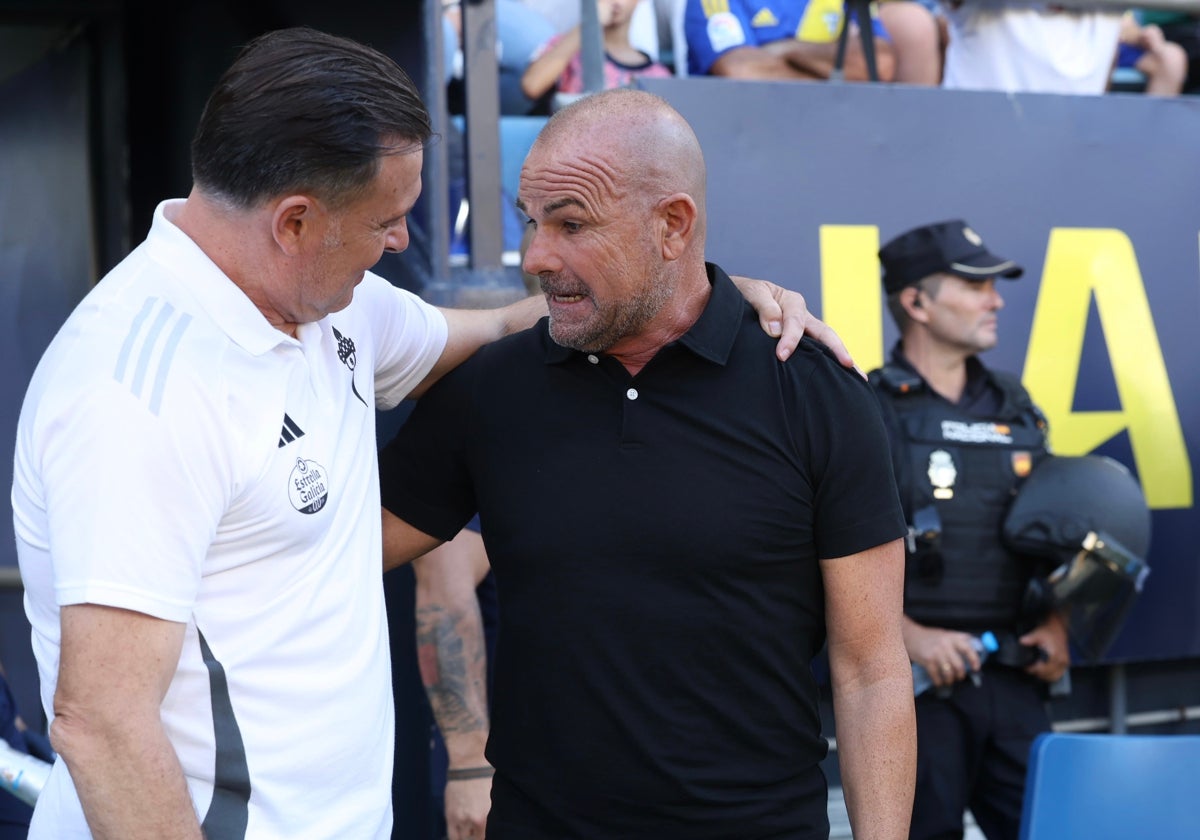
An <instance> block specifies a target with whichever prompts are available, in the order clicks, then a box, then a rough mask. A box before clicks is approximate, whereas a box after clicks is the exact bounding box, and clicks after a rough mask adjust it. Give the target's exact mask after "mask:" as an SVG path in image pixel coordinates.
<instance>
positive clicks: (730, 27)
mask: <svg viewBox="0 0 1200 840" xmlns="http://www.w3.org/2000/svg"><path fill="white" fill-rule="evenodd" d="M707 32H708V42H709V43H710V44H712V48H713V51H714V52H724V51H725V50H728V49H733V48H734V47H740V46H741V45H742V44H744V43H746V33H745V32H744V31H743V30H742V23H741V21H739V20H738V19H737V18H736V17H735V16H734V15H733V14H732V13H731V12H717V13H716V14H715V15H713V16H712V17H710V18H709V19H708V28H707Z"/></svg>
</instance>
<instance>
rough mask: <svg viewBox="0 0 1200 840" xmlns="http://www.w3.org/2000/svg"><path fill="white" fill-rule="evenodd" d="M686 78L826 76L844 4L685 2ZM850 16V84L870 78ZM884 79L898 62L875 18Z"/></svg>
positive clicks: (811, 0) (825, 0)
mask: <svg viewBox="0 0 1200 840" xmlns="http://www.w3.org/2000/svg"><path fill="white" fill-rule="evenodd" d="M684 15H685V17H684V33H685V35H686V37H687V54H688V74H689V75H696V76H700V75H704V74H708V75H712V76H728V77H730V78H735V79H795V80H822V79H828V78H829V76H830V73H831V72H832V71H833V65H834V60H835V57H836V54H837V46H838V43H837V42H838V36H839V35H840V34H841V32H842V24H843V20H844V17H845V9H844V5H843V0H783V2H779V3H767V2H763V1H762V0H729V2H728V3H716V4H714V3H706V2H704V0H687V9H686V11H685V13H684ZM858 25H859V24H858V22H856V21H854V20H853V19H851V23H850V26H851V31H850V37H849V40H848V42H847V45H846V46H847V48H846V59H845V64H844V71H845V78H846V79H847V80H849V81H867V79H868V74H867V64H866V57H865V55H864V54H863V49H862V44H861V43H860V41H859V36H858V29H857V27H858ZM870 25H871V27H872V31H873V33H874V35H875V58H876V66H877V67H878V71H879V79H880V80H881V81H885V82H890V81H892V79H893V78H894V77H895V66H896V59H895V56H894V54H893V49H892V44H891V43H890V42H889V41H888V40H887V39H886V34H885V32H884V28H883V26H882V24H881V23H880V22H879V20H878V19H877V18H875V17H872V19H871V21H870Z"/></svg>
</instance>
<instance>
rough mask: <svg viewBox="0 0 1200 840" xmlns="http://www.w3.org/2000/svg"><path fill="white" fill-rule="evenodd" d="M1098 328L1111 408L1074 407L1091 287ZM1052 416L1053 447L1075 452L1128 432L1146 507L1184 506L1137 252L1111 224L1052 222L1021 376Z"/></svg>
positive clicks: (1186, 482)
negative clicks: (1113, 397)
mask: <svg viewBox="0 0 1200 840" xmlns="http://www.w3.org/2000/svg"><path fill="white" fill-rule="evenodd" d="M1093 292H1094V293H1095V296H1096V309H1097V311H1098V312H1099V314H1100V324H1101V326H1102V327H1103V328H1104V339H1105V343H1106V346H1107V347H1108V355H1109V360H1110V363H1111V365H1112V371H1113V377H1114V379H1115V380H1116V384H1117V394H1118V396H1119V398H1120V401H1121V410H1119V411H1088V412H1074V411H1072V410H1071V405H1072V403H1073V401H1074V396H1075V388H1076V384H1077V381H1078V379H1079V365H1080V357H1081V355H1082V351H1083V338H1084V332H1085V330H1086V327H1087V316H1088V305H1089V303H1090V301H1091V295H1092V293H1093ZM1022 379H1023V381H1024V383H1025V387H1027V388H1028V389H1029V392H1030V394H1031V395H1032V396H1033V399H1034V402H1036V403H1037V404H1038V405H1040V406H1041V408H1042V410H1043V411H1045V412H1046V416H1047V418H1048V419H1049V421H1050V434H1051V443H1052V445H1053V447H1054V450H1055V452H1057V453H1058V454H1060V455H1082V454H1085V453H1088V452H1091V451H1092V450H1093V449H1095V448H1096V447H1097V446H1099V445H1101V444H1102V443H1104V442H1105V441H1107V440H1109V439H1110V438H1112V437H1113V436H1114V435H1116V434H1118V433H1119V432H1121V431H1122V430H1124V429H1128V430H1129V441H1130V444H1131V446H1132V448H1133V457H1134V461H1135V462H1136V464H1137V471H1138V476H1139V478H1140V480H1141V484H1142V490H1143V491H1144V492H1145V494H1146V501H1147V502H1148V503H1149V505H1150V507H1152V508H1188V507H1191V506H1192V468H1191V462H1190V461H1189V460H1188V453H1187V447H1186V445H1185V444H1184V440H1183V429H1182V428H1181V426H1180V423H1179V412H1178V410H1177V409H1176V407H1175V397H1174V395H1173V394H1172V393H1171V383H1170V380H1169V379H1168V378H1167V366H1166V363H1165V362H1164V361H1163V355H1162V348H1161V347H1160V346H1159V343H1158V334H1157V332H1156V331H1155V329H1154V319H1153V318H1152V317H1151V314H1150V303H1149V301H1148V300H1147V299H1146V290H1145V288H1144V286H1143V284H1142V274H1141V271H1140V270H1139V269H1138V264H1137V257H1136V256H1135V255H1134V252H1133V245H1132V244H1131V243H1130V241H1129V238H1128V237H1127V236H1126V235H1125V234H1124V233H1123V232H1121V231H1119V230H1107V229H1090V228H1078V229H1070V228H1067V229H1057V228H1056V229H1054V230H1052V231H1051V233H1050V242H1049V245H1048V246H1047V250H1046V266H1045V269H1044V270H1043V272H1042V286H1041V290H1040V291H1039V293H1038V301H1037V309H1036V311H1035V313H1034V318H1033V328H1032V330H1031V331H1030V334H1029V351H1028V353H1027V354H1026V356H1025V372H1024V375H1023V376H1022Z"/></svg>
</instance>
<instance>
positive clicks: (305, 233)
mask: <svg viewBox="0 0 1200 840" xmlns="http://www.w3.org/2000/svg"><path fill="white" fill-rule="evenodd" d="M320 213H321V208H320V206H319V205H318V204H317V201H316V200H315V199H314V198H313V197H312V196H308V195H289V196H287V197H285V198H281V199H279V200H278V201H277V202H275V209H274V211H273V212H272V214H271V235H272V236H273V237H274V238H275V242H276V244H277V245H279V248H280V250H282V251H283V252H284V253H285V254H287V255H288V256H290V257H293V256H296V255H297V254H299V253H300V251H301V250H302V249H303V247H304V244H305V242H306V241H309V240H311V238H312V236H313V235H314V234H316V233H317V232H318V231H317V227H318V226H317V224H316V222H317V216H318V215H320Z"/></svg>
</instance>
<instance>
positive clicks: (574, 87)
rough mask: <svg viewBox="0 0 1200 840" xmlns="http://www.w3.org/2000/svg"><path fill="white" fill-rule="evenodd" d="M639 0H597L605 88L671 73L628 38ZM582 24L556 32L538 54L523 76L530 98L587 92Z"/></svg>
mask: <svg viewBox="0 0 1200 840" xmlns="http://www.w3.org/2000/svg"><path fill="white" fill-rule="evenodd" d="M639 2H640V0H597V2H596V9H597V13H598V16H599V19H600V26H601V27H602V28H603V31H604V87H605V88H606V89H607V88H617V87H627V86H629V85H630V84H631V83H632V82H633V80H634V79H635V78H637V77H639V76H652V77H658V78H662V77H666V76H670V75H671V71H670V70H668V69H667V68H666V67H665V66H663V65H662V64H659V63H658V62H656V61H654V60H653V59H652V58H651V57H650V56H649V55H647V54H646V53H645V52H643V51H641V50H639V49H637V48H636V47H634V46H633V45H632V44H631V43H630V40H629V27H630V23H631V22H632V18H633V11H634V9H635V8H636V7H637V5H638V3H639ZM580 46H581V40H580V26H579V24H576V25H575V26H573V27H572V28H571V29H569V30H568V31H567V32H564V33H562V34H561V35H555V36H554V37H553V38H551V39H550V40H549V41H547V42H546V43H545V44H544V45H542V47H541V48H540V49H539V50H538V51H537V53H535V55H534V59H533V61H531V62H530V64H529V67H528V68H527V69H526V70H525V75H524V77H523V78H522V79H521V89H522V90H523V91H524V93H525V96H527V97H528V98H530V99H534V100H536V99H540V98H541V97H543V96H545V95H546V94H547V93H548V92H550V91H551V90H554V89H557V90H558V92H559V93H566V94H578V93H583V92H584V86H583V60H582V58H581V56H580Z"/></svg>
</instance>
